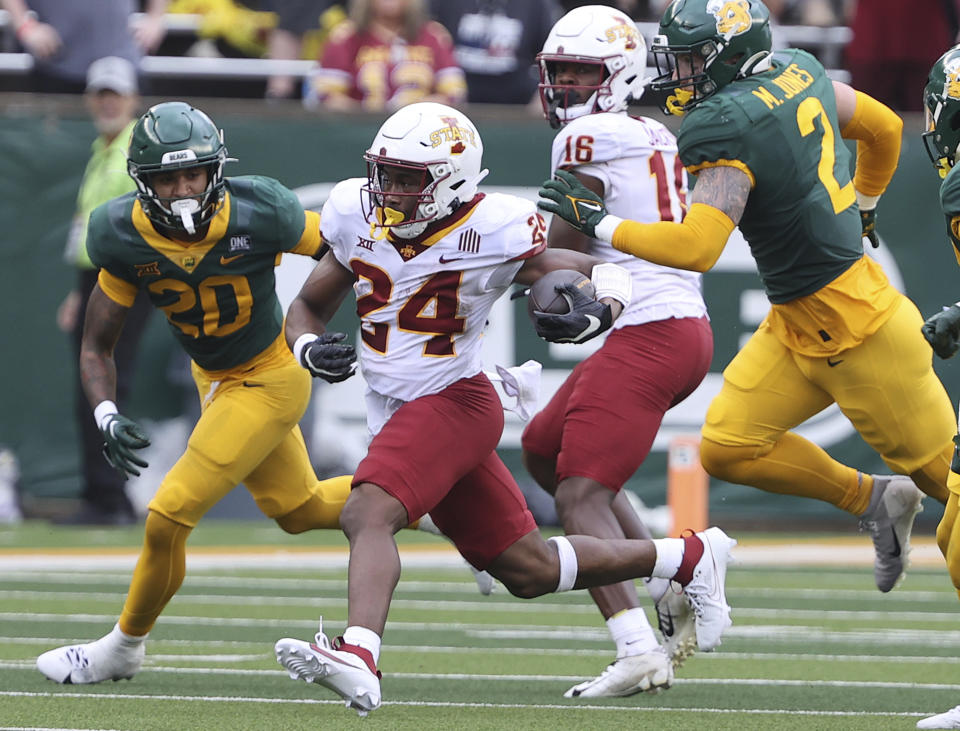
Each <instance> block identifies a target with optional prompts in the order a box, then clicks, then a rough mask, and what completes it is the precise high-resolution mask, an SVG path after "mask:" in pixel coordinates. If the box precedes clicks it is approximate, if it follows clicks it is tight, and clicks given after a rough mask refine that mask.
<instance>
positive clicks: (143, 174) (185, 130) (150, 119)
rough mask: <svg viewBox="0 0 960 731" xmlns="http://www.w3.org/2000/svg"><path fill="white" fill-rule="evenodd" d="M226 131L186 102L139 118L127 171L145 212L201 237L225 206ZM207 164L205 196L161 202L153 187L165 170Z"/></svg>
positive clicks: (168, 225) (161, 106) (152, 110)
mask: <svg viewBox="0 0 960 731" xmlns="http://www.w3.org/2000/svg"><path fill="white" fill-rule="evenodd" d="M227 159H228V158H227V148H226V147H225V146H224V144H223V132H222V131H221V130H219V129H217V126H216V125H215V124H214V123H213V120H212V119H210V117H208V116H207V115H206V114H204V113H203V112H201V111H200V110H199V109H195V108H194V107H191V106H190V105H189V104H186V103H184V102H163V103H162V104H157V105H155V106H152V107H150V109H148V110H147V112H146V113H145V114H144V115H143V116H142V117H140V119H139V120H137V123H136V124H135V125H134V127H133V133H132V134H131V136H130V147H129V149H128V151H127V172H128V173H129V174H130V177H131V178H133V180H134V182H135V183H136V184H137V198H139V199H140V204H141V206H142V207H143V212H144V213H145V214H146V215H147V217H148V218H149V219H150V220H151V221H153V222H154V223H155V224H157V225H159V226H162V227H164V228H167V229H173V230H175V231H186V232H187V233H190V234H193V233H196V231H197V229H198V228H199V227H200V226H203V225H204V224H206V223H207V222H208V221H210V219H211V218H213V217H214V216H215V215H216V213H217V211H219V210H220V207H221V206H222V205H223V199H224V195H225V184H224V180H223V164H224V163H225V162H227ZM200 166H206V168H207V188H206V190H205V191H204V193H203V196H202V198H201V199H200V200H199V201H198V200H196V199H195V198H184V199H178V198H161V197H160V196H158V195H157V193H156V191H155V190H154V189H153V186H152V184H151V178H152V177H153V175H154V174H155V173H158V172H160V171H164V172H166V171H169V170H179V169H181V168H192V167H200Z"/></svg>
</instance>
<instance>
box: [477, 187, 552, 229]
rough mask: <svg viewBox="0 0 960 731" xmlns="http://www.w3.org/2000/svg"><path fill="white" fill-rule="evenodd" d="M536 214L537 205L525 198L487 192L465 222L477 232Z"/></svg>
mask: <svg viewBox="0 0 960 731" xmlns="http://www.w3.org/2000/svg"><path fill="white" fill-rule="evenodd" d="M536 214H537V206H536V204H535V203H534V202H533V201H531V200H527V199H526V198H521V197H520V196H516V195H510V194H509V193H487V194H486V195H484V197H483V200H481V201H480V203H479V204H478V205H477V210H476V212H475V213H474V214H473V215H472V216H471V217H470V218H469V219H468V221H467V224H468V225H470V226H472V227H473V228H475V229H476V230H477V231H478V232H479V233H487V232H492V231H497V230H499V229H501V228H504V227H506V226H509V225H510V224H511V223H512V222H515V221H518V220H523V221H524V222H525V221H526V220H527V219H528V218H529V217H530V216H534V215H536Z"/></svg>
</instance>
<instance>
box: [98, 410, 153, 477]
mask: <svg viewBox="0 0 960 731" xmlns="http://www.w3.org/2000/svg"><path fill="white" fill-rule="evenodd" d="M100 433H101V434H103V441H104V445H103V456H104V458H105V459H106V460H107V462H109V463H110V466H111V467H113V468H114V469H115V470H117V472H119V473H120V474H121V475H123V478H124V479H126V478H127V475H128V474H131V475H137V476H138V477H139V476H140V470H138V469H137V467H146V466H147V462H146V461H145V460H144V459H142V458H141V457H138V456H137V455H136V454H135V453H134V451H133V450H134V449H143V448H144V447H149V446H150V439H149V438H148V437H147V434H146V432H144V431H143V429H141V428H140V425H139V424H137V423H136V422H135V421H131V420H130V419H128V418H127V417H126V416H122V415H121V414H110V415H109V416H107V417H106V418H105V419H104V420H103V422H102V423H101V424H100Z"/></svg>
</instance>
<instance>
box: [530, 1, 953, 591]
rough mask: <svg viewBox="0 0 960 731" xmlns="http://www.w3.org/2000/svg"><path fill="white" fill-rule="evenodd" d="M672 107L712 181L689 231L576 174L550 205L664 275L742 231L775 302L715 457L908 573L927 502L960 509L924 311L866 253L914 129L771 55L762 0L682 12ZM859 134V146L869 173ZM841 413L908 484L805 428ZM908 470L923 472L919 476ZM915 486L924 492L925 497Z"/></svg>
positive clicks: (712, 440) (739, 375)
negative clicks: (866, 539) (847, 516)
mask: <svg viewBox="0 0 960 731" xmlns="http://www.w3.org/2000/svg"><path fill="white" fill-rule="evenodd" d="M651 50H652V51H653V54H654V57H655V59H656V61H657V66H658V70H659V72H660V75H659V76H658V77H657V78H656V79H654V80H653V81H652V82H651V89H652V91H653V92H654V93H660V94H663V95H664V96H663V106H664V110H665V111H667V112H671V113H676V114H681V115H683V120H682V122H681V126H680V131H679V137H678V145H679V149H680V158H681V160H682V162H683V164H684V165H685V167H686V168H687V170H688V171H689V172H691V173H694V174H696V175H697V181H696V187H695V188H694V190H693V192H692V194H691V196H690V199H689V200H690V203H691V205H690V208H689V211H688V212H687V215H686V217H685V218H684V220H683V222H681V223H675V222H661V223H652V224H640V223H637V222H635V221H624V220H622V219H619V218H617V217H615V216H610V215H607V213H606V210H605V208H604V206H603V203H602V201H601V200H600V199H599V197H598V196H596V195H593V194H592V193H591V192H590V191H588V190H587V189H586V188H584V187H583V186H582V185H580V184H579V183H578V182H577V181H576V179H574V178H572V176H570V175H568V174H566V173H565V172H564V171H559V172H558V173H557V179H555V180H551V181H547V182H546V183H544V186H543V189H542V190H541V195H542V196H544V197H545V198H546V201H541V207H542V208H543V209H544V210H547V211H550V212H553V213H556V214H559V215H560V216H562V217H563V218H564V219H566V220H568V221H570V222H571V223H572V224H573V225H574V226H577V227H578V228H580V229H581V230H583V231H586V232H587V233H588V234H589V235H593V236H596V237H598V238H600V239H603V240H606V241H611V242H612V243H613V245H614V247H616V248H617V249H620V250H622V251H626V252H628V253H631V254H634V255H636V256H639V257H641V258H644V259H647V260H649V261H652V262H654V263H657V264H663V265H666V266H673V267H680V268H685V269H692V270H695V271H707V270H708V269H710V268H711V267H712V266H713V264H714V263H715V262H716V261H717V258H718V257H719V256H720V253H721V251H722V250H723V248H724V246H725V244H726V242H727V238H728V236H729V235H730V233H731V232H732V231H733V229H734V227H735V226H737V225H739V227H740V230H741V232H742V233H743V235H744V237H745V238H746V240H747V243H748V244H749V246H750V251H751V253H752V255H753V257H754V259H755V260H756V263H757V268H758V270H759V273H760V278H761V280H762V281H763V285H764V287H765V289H766V293H767V296H768V298H769V300H770V302H771V305H772V306H771V309H770V312H769V314H768V315H767V317H766V318H765V319H764V321H763V322H762V323H761V324H760V326H759V328H758V329H757V331H756V332H755V333H754V334H753V336H752V337H751V338H750V340H749V342H748V343H747V344H746V345H745V346H744V347H743V348H742V349H741V350H740V352H739V353H738V354H737V355H736V357H735V358H734V359H733V360H732V361H731V363H730V364H729V365H728V366H727V368H726V370H725V371H724V380H723V386H722V389H721V391H720V393H719V394H718V395H717V397H716V398H715V399H714V400H713V402H712V403H711V405H710V407H709V409H708V411H707V416H706V423H705V424H704V426H703V430H702V437H703V439H702V443H701V459H702V461H703V465H704V467H705V468H706V469H707V471H708V472H709V473H710V474H711V475H713V476H714V477H717V478H719V479H722V480H726V481H728V482H735V483H739V484H745V485H752V486H754V487H758V488H760V489H763V490H768V491H770V492H776V493H783V494H790V495H799V496H804V497H811V498H817V499H820V500H824V501H826V502H828V503H830V504H832V505H835V506H836V507H838V508H840V509H841V510H845V511H847V512H850V513H852V514H853V515H856V516H858V517H859V518H860V520H861V525H862V526H863V527H864V528H866V529H869V531H870V533H871V535H872V538H873V543H874V548H875V552H876V558H875V563H874V576H875V579H876V583H877V586H878V588H879V589H880V590H881V591H889V590H890V589H892V588H893V586H894V585H895V584H896V582H897V581H898V579H899V578H900V576H901V575H902V573H903V570H904V568H905V561H906V557H907V549H908V541H909V537H910V532H911V530H912V526H913V518H914V514H915V513H916V512H917V511H919V510H920V503H921V499H922V497H923V495H922V493H921V492H920V491H919V490H917V487H919V488H920V489H921V490H923V492H925V493H927V494H928V495H931V496H933V497H934V498H936V499H937V500H939V501H940V502H942V503H946V501H947V495H948V494H949V491H948V488H947V475H948V473H949V471H950V459H951V456H952V449H953V447H952V437H953V436H954V435H955V434H956V422H955V420H954V416H953V408H952V406H951V404H950V399H949V397H948V396H947V394H946V391H945V390H944V388H943V385H942V384H941V383H940V381H939V379H938V378H937V377H936V375H935V373H934V371H933V367H932V364H931V359H930V353H929V351H928V350H927V348H926V346H925V345H924V342H923V340H922V336H921V334H920V332H919V327H920V324H921V322H922V319H921V316H920V313H919V312H918V310H917V308H916V306H915V305H914V304H913V303H912V302H911V301H910V300H909V299H907V298H906V297H904V296H903V295H902V294H900V293H899V292H897V291H896V290H895V289H894V288H893V287H892V286H891V285H890V283H889V282H888V280H887V278H886V275H885V274H884V272H883V270H882V269H881V268H880V266H879V265H878V264H877V263H876V262H875V261H874V260H873V259H872V258H870V257H869V256H866V255H865V254H864V251H863V242H862V238H861V237H866V238H868V239H869V240H870V241H871V243H873V244H874V245H876V243H877V239H876V232H875V230H874V226H875V210H876V204H877V200H878V198H879V197H880V195H881V194H882V193H883V191H884V190H885V189H886V186H887V184H888V183H889V181H890V179H891V177H892V176H893V173H894V170H895V169H896V165H897V159H898V155H899V149H900V135H901V129H902V122H901V120H900V118H899V117H898V116H897V115H896V114H894V113H893V112H892V111H891V110H890V109H888V108H887V107H885V106H884V105H883V104H881V103H879V102H877V101H876V100H874V99H872V98H871V97H869V96H867V95H866V94H863V93H861V92H858V91H855V90H854V89H852V88H851V87H850V86H847V85H846V84H842V83H838V82H831V81H830V79H829V78H827V76H826V73H825V71H824V69H823V67H822V66H821V65H820V64H819V63H818V62H817V60H816V59H814V58H813V57H812V56H811V55H810V54H808V53H806V52H804V51H800V50H786V51H782V52H777V53H772V52H771V41H770V17H769V12H768V10H767V8H766V7H765V6H764V5H763V4H762V3H761V2H759V0H675V1H674V2H673V3H671V4H670V5H669V6H668V7H667V9H666V11H665V12H664V15H663V18H662V19H661V21H660V35H658V36H657V38H655V39H654V42H653V44H652V49H651ZM841 137H846V138H850V139H856V140H857V155H856V170H855V174H854V176H853V179H852V180H851V179H850V174H849V165H850V154H849V152H848V150H847V148H846V146H845V144H844V143H843V141H842V139H841ZM834 402H835V403H837V404H838V405H839V406H840V409H841V410H842V411H843V413H844V414H845V415H846V416H847V418H849V419H850V421H851V422H852V423H853V425H854V427H855V428H856V429H857V431H858V432H859V433H860V435H861V436H862V437H863V439H864V440H865V441H866V442H867V443H868V444H869V445H870V446H871V447H873V448H874V449H875V450H876V451H877V452H878V453H879V454H880V455H881V456H882V458H883V460H884V461H885V462H886V463H887V465H889V467H890V468H891V470H893V471H894V472H896V473H897V476H893V477H888V476H883V477H881V476H871V475H867V474H863V473H861V472H860V471H858V470H856V469H854V468H851V467H848V466H846V465H843V464H840V463H839V462H837V461H836V460H834V459H832V458H831V457H830V456H829V455H828V454H827V453H826V452H825V451H824V450H822V449H820V448H819V447H818V446H817V445H815V444H813V443H812V442H810V441H808V440H806V439H804V438H802V437H800V436H799V435H797V434H796V433H795V432H793V431H791V430H792V429H793V428H794V427H796V426H798V425H799V424H801V423H802V422H804V421H805V420H806V419H808V418H810V417H811V416H813V415H814V414H816V413H818V412H820V411H821V410H823V409H824V408H826V407H827V406H829V405H830V404H831V403H834ZM900 475H909V477H910V478H913V479H912V481H911V479H909V478H908V477H901V476H900ZM914 483H915V484H914Z"/></svg>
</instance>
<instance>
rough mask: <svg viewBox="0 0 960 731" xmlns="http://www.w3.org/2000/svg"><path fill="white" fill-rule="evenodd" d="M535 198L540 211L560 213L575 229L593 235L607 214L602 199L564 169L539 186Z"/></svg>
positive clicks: (558, 214)
mask: <svg viewBox="0 0 960 731" xmlns="http://www.w3.org/2000/svg"><path fill="white" fill-rule="evenodd" d="M540 197H541V198H546V199H547V200H545V201H544V200H540V201H537V207H538V208H539V209H540V210H541V211H547V212H548V213H553V214H555V215H557V216H560V218H562V219H563V220H564V221H566V222H567V223H569V224H570V225H571V226H573V227H574V228H575V229H578V230H580V231H583V233H585V234H586V235H587V236H589V237H591V238H593V237H594V233H595V230H596V228H597V224H598V223H600V221H601V220H602V219H603V217H604V216H606V215H607V209H606V208H605V207H604V205H603V201H602V200H601V199H600V197H599V196H598V195H597V194H596V193H594V192H593V191H592V190H590V189H589V188H587V187H586V186H585V185H584V184H583V183H581V182H580V181H579V180H578V179H577V176H576V175H574V174H573V173H571V172H569V171H567V170H557V171H556V172H555V173H554V178H553V179H551V180H547V181H545V182H544V183H543V185H541V186H540Z"/></svg>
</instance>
